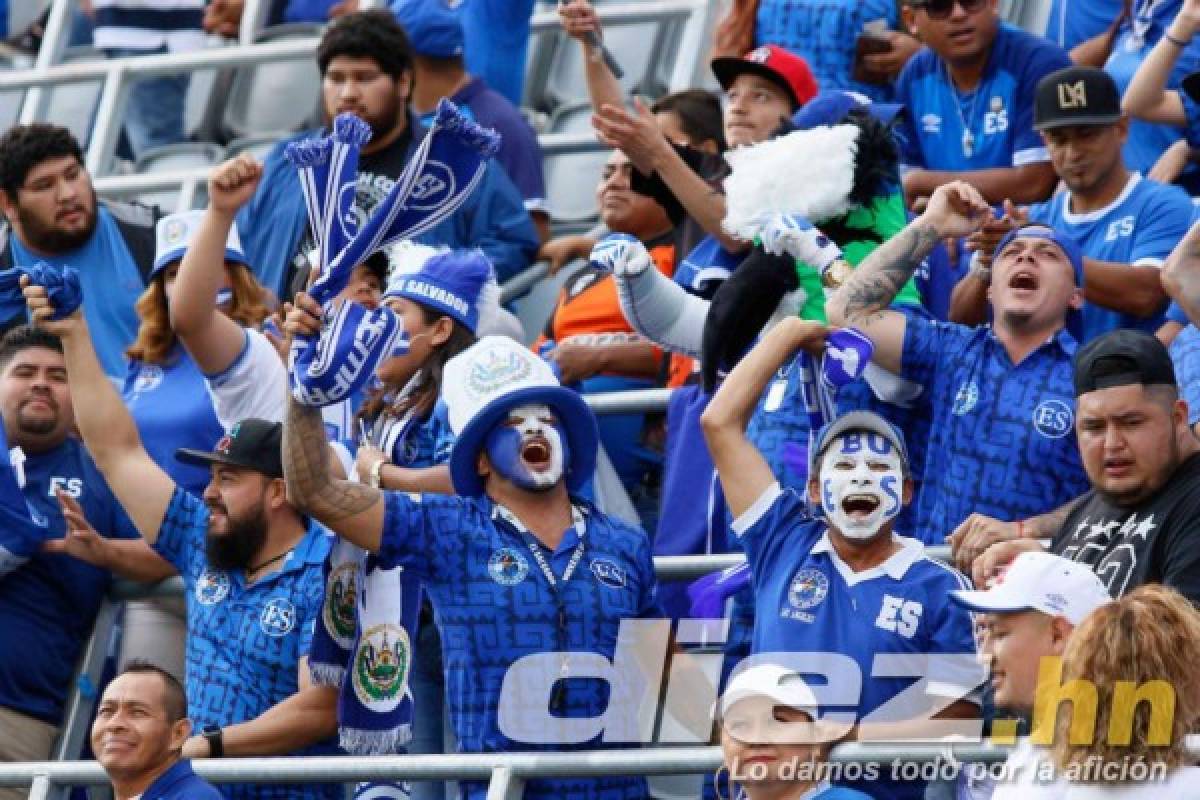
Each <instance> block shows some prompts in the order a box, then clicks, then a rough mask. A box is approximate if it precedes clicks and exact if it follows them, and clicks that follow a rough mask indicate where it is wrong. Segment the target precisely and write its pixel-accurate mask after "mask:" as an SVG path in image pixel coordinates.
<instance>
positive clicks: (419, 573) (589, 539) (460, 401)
mask: <svg viewBox="0 0 1200 800" xmlns="http://www.w3.org/2000/svg"><path fill="white" fill-rule="evenodd" d="M301 311H302V310H301ZM301 311H297V312H293V314H299V313H301ZM290 325H291V321H289V326H290ZM442 397H443V400H444V401H445V403H446V409H447V412H448V417H449V423H450V428H451V430H452V431H453V433H454V434H455V435H456V439H455V442H454V447H453V449H452V450H451V452H450V475H451V478H452V480H453V483H454V489H455V491H456V493H457V494H456V495H453V496H450V495H437V494H409V493H401V492H391V491H381V490H379V489H375V488H372V487H370V486H364V485H362V484H358V483H351V482H348V481H343V480H337V479H335V478H334V477H333V476H332V475H331V474H330V471H329V468H330V464H329V458H328V456H327V453H328V448H327V447H324V446H323V445H321V444H320V441H321V417H320V413H319V411H318V410H317V409H313V408H308V407H305V406H301V405H299V404H298V403H296V402H295V401H294V400H292V401H289V405H288V414H287V420H286V423H285V435H284V473H285V476H286V478H287V482H288V496H289V497H290V498H292V500H293V501H294V502H295V503H297V505H298V507H300V508H302V509H303V510H304V513H306V514H309V515H311V516H312V517H314V518H316V519H318V520H320V521H322V522H323V523H325V524H326V525H327V526H328V527H329V528H330V529H331V530H333V531H334V532H335V533H336V534H337V535H338V536H341V537H343V538H344V539H347V540H348V541H350V542H353V543H354V544H356V545H358V546H359V547H362V548H364V549H365V550H368V551H370V552H371V553H373V554H375V555H374V557H375V558H377V559H378V564H379V565H380V566H381V567H383V568H385V569H387V568H391V567H395V566H402V567H404V569H405V570H407V571H409V572H411V573H412V574H414V575H416V577H418V578H419V579H420V580H421V582H422V584H423V586H424V588H425V590H426V591H427V592H428V593H429V596H430V598H431V599H432V602H433V607H434V612H435V615H436V618H437V622H438V627H439V629H440V631H441V634H442V655H443V662H444V665H445V674H446V700H447V703H448V705H449V706H450V716H451V720H452V722H453V725H454V730H455V734H456V735H457V738H458V742H459V747H460V748H461V749H462V750H463V751H465V752H471V753H480V752H504V751H510V750H543V751H544V750H563V749H595V748H597V747H606V746H613V745H617V746H620V745H621V744H626V745H628V744H630V740H629V739H628V738H626V737H622V736H621V735H619V733H618V732H617V727H619V726H617V727H614V725H613V722H614V720H615V719H616V718H619V717H622V716H623V715H624V714H625V713H626V712H629V713H636V709H638V708H640V707H642V706H643V705H644V704H645V702H651V701H648V700H645V699H644V698H631V697H626V696H624V695H623V694H622V693H621V691H620V690H618V688H616V687H615V686H614V685H612V684H609V686H608V687H606V686H605V682H604V679H602V678H597V677H594V676H596V675H597V674H598V673H597V671H596V669H597V668H596V666H595V665H596V664H597V663H598V662H600V660H601V659H606V660H608V661H609V662H611V660H612V659H613V658H614V654H615V652H616V646H617V634H618V631H619V630H620V629H621V622H622V620H625V619H633V618H639V617H657V616H661V615H660V612H659V610H658V602H657V599H656V589H655V579H654V566H653V562H652V560H651V557H650V544H649V541H648V540H647V537H646V535H645V534H644V533H643V532H642V531H641V530H638V529H637V528H633V527H631V526H629V525H627V524H626V523H624V522H621V521H619V520H616V519H613V518H610V517H608V516H606V515H605V514H603V513H602V512H600V511H599V510H598V509H596V508H595V506H593V505H592V504H591V503H589V502H587V501H586V500H583V499H582V498H580V497H579V496H578V494H579V490H580V489H581V488H582V487H583V486H584V484H585V483H587V481H588V480H590V478H591V477H592V473H593V471H594V468H595V459H596V450H597V444H596V443H597V432H596V420H595V417H594V416H593V415H592V413H591V411H590V410H589V409H588V408H587V405H586V404H585V403H584V402H583V400H582V398H581V397H580V396H579V394H578V393H576V392H573V391H570V390H568V389H564V388H563V387H562V386H560V385H559V384H558V381H557V380H556V379H555V377H554V374H553V372H552V371H551V369H550V366H549V365H548V364H546V362H544V361H543V360H542V359H540V358H539V357H538V356H537V355H535V354H534V353H533V352H531V351H530V350H528V349H526V348H524V347H522V346H521V345H520V344H518V343H517V342H515V341H513V340H511V339H507V338H503V337H498V336H485V337H483V338H482V339H480V340H479V342H477V343H476V344H475V345H473V346H472V347H470V348H469V349H467V350H466V351H464V352H462V353H460V354H459V355H457V356H455V357H454V358H452V359H451V360H450V361H449V362H447V364H446V367H445V369H444V372H443V376H442ZM661 644H662V646H663V648H665V645H666V642H665V639H664V641H663V642H662V643H661ZM531 659H532V661H531ZM518 662H520V663H521V664H530V663H534V662H536V663H538V664H541V665H545V669H544V670H543V671H542V673H541V674H540V677H531V676H530V675H529V674H528V672H527V671H522V670H521V669H519V666H520V664H518ZM515 665H516V666H515ZM568 677H569V678H570V680H564V678H568ZM606 677H608V676H606ZM653 684H654V686H657V679H654V680H653ZM655 691H656V689H655ZM614 715H615V716H614ZM601 717H603V719H604V727H605V730H606V733H605V736H604V741H603V742H601V741H600V737H599V736H595V737H591V736H590V735H589V738H587V740H586V741H580V738H581V737H580V736H579V735H578V733H575V734H565V733H564V730H565V728H567V727H571V723H575V724H576V725H575V730H578V725H577V724H578V723H580V722H581V721H582V720H584V719H593V720H599V719H600V718H601ZM627 730H628V729H627ZM614 734H616V735H614ZM622 739H624V741H622ZM463 788H464V792H465V795H466V796H467V797H468V798H483V797H484V796H485V795H486V793H487V785H486V783H481V782H466V783H464V784H463ZM646 791H647V790H646V784H645V781H644V780H643V779H641V778H634V777H604V778H546V779H540V780H530V781H529V782H527V783H526V785H525V797H527V798H535V799H537V800H542V799H543V798H544V799H545V800H549V798H555V799H556V800H557V799H558V798H569V799H570V800H576V799H578V800H583V799H584V798H604V799H605V800H608V799H609V798H611V799H612V800H617V798H630V799H631V800H632V798H642V797H645V796H646Z"/></svg>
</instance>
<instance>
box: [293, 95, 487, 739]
mask: <svg viewBox="0 0 1200 800" xmlns="http://www.w3.org/2000/svg"><path fill="white" fill-rule="evenodd" d="M370 136H371V131H370V128H369V126H368V125H367V124H366V123H365V122H363V121H362V120H360V119H359V118H358V117H355V116H354V115H352V114H342V115H339V116H338V117H337V118H336V119H335V120H334V123H333V131H332V133H331V135H329V136H326V137H322V138H319V139H308V140H304V141H300V142H296V143H294V144H292V145H290V146H289V147H288V149H287V151H286V153H285V156H286V158H287V159H288V160H289V161H290V162H291V164H292V165H293V166H294V167H295V168H296V170H297V172H298V173H299V175H300V185H301V188H302V191H303V193H304V202H305V206H306V208H307V211H308V219H309V224H310V226H311V228H312V232H313V236H314V238H315V240H316V243H317V247H318V252H319V259H318V263H319V268H320V272H319V276H318V278H317V280H316V281H315V282H314V283H313V285H312V286H311V288H310V289H309V291H308V293H309V295H310V296H311V297H312V298H313V299H314V300H315V301H316V302H317V303H319V304H320V305H321V308H322V325H321V332H320V334H319V335H316V336H302V335H297V336H296V337H295V338H294V340H293V343H292V346H291V351H290V354H289V359H290V361H291V370H290V372H291V376H292V377H291V387H290V388H291V393H292V396H293V397H294V398H295V399H296V401H297V402H299V403H301V404H304V405H309V406H325V405H330V404H332V403H337V402H340V401H341V400H343V399H345V398H346V397H349V396H351V395H353V394H354V393H355V392H357V391H358V390H359V389H361V388H362V387H363V386H364V385H365V384H366V382H367V381H368V380H369V379H370V378H371V376H372V375H374V373H375V370H376V368H377V367H378V365H379V363H380V362H381V361H382V360H384V359H386V358H388V357H390V356H393V355H399V354H402V353H404V352H405V351H406V350H407V349H408V342H407V340H406V337H405V334H404V329H403V325H402V323H401V320H400V318H399V317H398V316H397V315H396V314H395V313H394V312H393V311H392V310H391V309H389V308H387V307H386V306H380V307H379V308H377V309H374V310H367V309H366V308H364V307H363V306H361V305H358V304H357V303H352V302H338V301H337V300H336V299H335V298H336V297H337V295H338V293H339V292H340V291H341V290H342V289H343V288H344V287H345V286H346V284H347V282H348V281H349V279H350V274H351V272H352V271H353V270H354V268H355V266H357V265H358V264H360V263H362V262H363V261H365V260H366V258H367V257H368V256H370V255H371V254H372V253H375V252H376V251H378V250H381V249H383V248H385V247H387V246H388V245H390V244H392V243H394V242H397V241H400V240H404V239H411V238H413V237H415V236H418V235H419V234H421V233H423V232H425V231H427V230H429V229H430V228H432V227H433V226H435V225H437V224H438V223H439V222H441V221H442V220H443V219H445V218H446V217H447V216H448V215H450V214H452V213H453V212H454V211H455V210H456V209H457V208H458V207H459V206H460V205H462V203H463V201H465V200H466V199H467V198H468V197H469V196H470V194H471V192H472V191H474V189H475V188H476V187H477V186H478V184H479V181H480V180H481V178H482V176H483V171H484V166H485V165H486V162H487V159H488V158H490V157H491V156H492V155H493V154H494V153H495V152H496V148H497V147H498V146H499V136H498V135H497V134H495V133H494V132H492V131H490V130H487V129H484V128H481V127H479V126H477V125H475V124H474V123H473V122H471V121H469V120H468V119H466V118H465V117H463V116H462V115H461V114H459V112H458V109H457V108H455V106H454V104H452V103H450V102H449V101H447V100H442V101H441V103H439V105H438V109H437V114H436V117H435V119H434V123H433V125H432V127H431V128H430V130H429V134H428V135H427V136H426V137H425V138H424V139H423V140H422V142H421V144H420V146H419V147H418V148H417V150H416V152H415V153H414V154H413V157H412V159H411V160H410V161H409V162H408V165H407V167H405V170H404V172H403V173H402V174H401V175H400V177H399V179H398V180H397V181H396V183H395V185H394V186H393V187H392V190H391V191H390V192H389V193H388V195H387V197H386V198H384V200H383V201H382V202H380V203H379V204H378V205H377V206H376V207H375V209H374V211H373V213H372V214H371V216H370V217H369V218H368V219H367V220H366V222H365V223H363V224H362V225H361V226H360V225H359V224H358V222H357V215H356V214H355V210H354V208H353V203H354V189H355V186H356V184H357V179H358V156H359V148H360V147H362V146H363V145H364V144H365V143H366V142H367V141H368V140H369V139H370ZM324 574H325V580H326V586H325V599H324V601H323V606H324V607H323V610H322V614H321V616H320V617H319V621H318V623H317V626H316V631H315V633H314V636H313V644H312V650H311V653H310V659H309V661H310V668H311V671H312V675H313V680H314V682H315V683H317V684H318V685H325V686H338V687H339V689H340V692H339V699H338V729H339V734H340V741H341V745H342V747H343V749H345V750H347V751H348V752H350V753H353V754H356V755H376V754H385V753H393V752H396V751H397V750H398V749H399V748H401V747H403V746H404V745H406V744H407V743H408V741H409V739H410V738H411V731H410V718H411V697H410V696H409V691H408V673H409V670H410V668H411V665H412V648H411V637H410V636H409V632H408V630H407V629H406V626H405V625H404V624H403V620H404V619H405V618H406V617H412V616H413V615H412V612H413V611H414V610H415V608H416V607H417V605H418V604H419V602H420V601H419V588H417V589H416V591H414V587H416V586H417V585H416V584H415V583H414V582H413V581H412V580H411V579H407V578H406V577H405V576H404V575H403V574H402V570H401V569H390V570H382V569H376V568H374V567H373V564H372V560H371V559H369V558H368V557H367V555H366V553H365V552H363V551H362V550H361V549H359V548H357V547H355V546H354V545H350V544H347V543H345V542H339V543H338V545H337V546H335V547H334V548H333V549H332V551H331V552H330V555H329V558H328V559H327V561H326V564H325V572H324Z"/></svg>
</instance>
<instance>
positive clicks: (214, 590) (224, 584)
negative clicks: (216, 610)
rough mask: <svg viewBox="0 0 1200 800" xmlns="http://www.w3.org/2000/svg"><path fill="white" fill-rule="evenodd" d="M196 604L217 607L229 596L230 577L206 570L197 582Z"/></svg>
mask: <svg viewBox="0 0 1200 800" xmlns="http://www.w3.org/2000/svg"><path fill="white" fill-rule="evenodd" d="M195 595H196V602H198V603H199V604H200V605H202V606H215V605H216V604H217V603H219V602H221V601H222V600H224V599H225V598H226V597H228V596H229V576H228V575H227V574H225V573H224V572H217V571H214V570H211V569H206V570H204V572H203V573H201V574H200V577H199V578H198V579H197V580H196V589H195Z"/></svg>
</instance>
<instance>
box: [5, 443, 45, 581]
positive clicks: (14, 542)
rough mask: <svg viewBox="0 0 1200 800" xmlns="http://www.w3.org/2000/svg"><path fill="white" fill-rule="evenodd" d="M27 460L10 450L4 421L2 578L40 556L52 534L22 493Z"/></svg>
mask: <svg viewBox="0 0 1200 800" xmlns="http://www.w3.org/2000/svg"><path fill="white" fill-rule="evenodd" d="M23 460H24V457H23V456H19V455H18V456H14V455H13V454H11V453H10V452H9V449H8V436H7V435H6V434H5V432H4V424H3V420H0V577H3V576H4V575H7V574H8V573H10V572H12V571H13V570H14V569H16V568H17V567H19V566H21V565H22V564H24V563H25V562H26V561H28V560H29V559H31V558H33V556H35V555H37V553H38V551H39V550H41V547H42V543H43V542H45V541H46V539H47V538H48V536H49V531H48V530H46V529H45V528H43V527H41V526H39V525H37V524H35V523H34V521H33V518H32V514H31V512H30V509H29V505H28V504H27V503H26V502H25V495H24V494H23V493H22V492H21V488H22V485H23V484H24V483H25V479H24V475H23V474H21V472H20V462H21V461H23ZM14 462H16V466H15V467H14Z"/></svg>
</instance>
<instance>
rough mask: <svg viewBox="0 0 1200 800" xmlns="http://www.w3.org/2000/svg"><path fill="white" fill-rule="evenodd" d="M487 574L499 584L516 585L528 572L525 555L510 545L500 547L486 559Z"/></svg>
mask: <svg viewBox="0 0 1200 800" xmlns="http://www.w3.org/2000/svg"><path fill="white" fill-rule="evenodd" d="M487 568H488V575H491V576H492V580H494V581H495V582H496V583H498V584H500V585H501V586H516V585H517V584H518V583H520V582H521V581H523V580H525V576H526V575H528V574H529V562H528V561H526V560H525V556H523V555H521V554H520V553H518V552H517V551H516V550H513V549H512V548H511V547H501V548H500V549H499V550H497V551H496V552H494V553H492V557H491V558H489V559H488V567H487Z"/></svg>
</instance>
